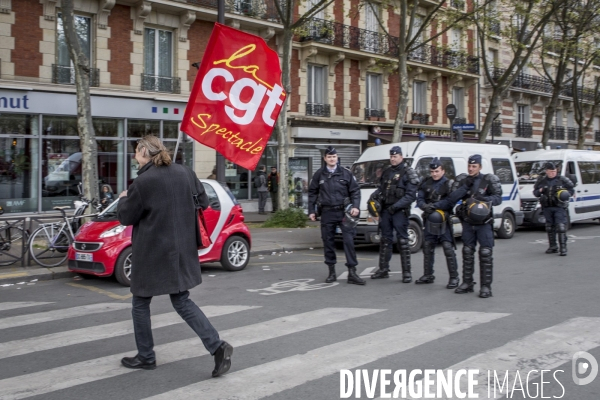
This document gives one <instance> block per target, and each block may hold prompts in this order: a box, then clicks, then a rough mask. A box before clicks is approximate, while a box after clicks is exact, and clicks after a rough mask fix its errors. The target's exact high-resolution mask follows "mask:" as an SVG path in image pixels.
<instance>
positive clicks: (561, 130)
mask: <svg viewBox="0 0 600 400" xmlns="http://www.w3.org/2000/svg"><path fill="white" fill-rule="evenodd" d="M549 136H550V139H553V140H565V127H564V126H553V127H551V128H550V135H549Z"/></svg>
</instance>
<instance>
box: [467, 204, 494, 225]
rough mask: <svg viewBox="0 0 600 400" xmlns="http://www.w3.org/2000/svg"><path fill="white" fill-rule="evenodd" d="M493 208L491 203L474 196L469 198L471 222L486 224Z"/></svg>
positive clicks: (468, 210) (468, 207) (468, 209)
mask: <svg viewBox="0 0 600 400" xmlns="http://www.w3.org/2000/svg"><path fill="white" fill-rule="evenodd" d="M491 208H492V207H491V203H488V202H485V201H479V200H475V199H472V198H471V199H468V200H467V216H468V218H469V222H471V223H473V224H475V225H479V224H485V222H486V221H487V220H488V218H489V215H490V211H491Z"/></svg>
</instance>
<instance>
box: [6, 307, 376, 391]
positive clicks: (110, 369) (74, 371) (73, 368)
mask: <svg viewBox="0 0 600 400" xmlns="http://www.w3.org/2000/svg"><path fill="white" fill-rule="evenodd" d="M381 311H385V310H378V309H366V308H365V309H363V308H324V309H321V310H316V311H310V312H306V313H302V314H296V315H289V316H286V317H281V318H275V319H273V320H270V321H265V322H260V323H257V324H253V325H248V326H243V327H239V328H234V329H230V330H227V331H222V332H219V335H220V336H221V337H222V338H223V339H225V340H227V341H228V342H229V343H231V344H232V345H233V346H234V347H240V346H244V345H248V344H252V343H257V342H261V341H265V340H269V339H274V338H278V337H281V336H285V335H290V334H293V333H298V332H302V331H306V330H309V329H312V328H317V327H321V326H326V325H329V324H333V323H336V322H341V321H346V320H349V319H352V318H358V317H364V316H367V315H371V314H375V313H378V312H381ZM65 334H67V335H68V332H66V333H65ZM154 349H155V351H156V352H157V354H158V360H157V364H159V367H160V365H164V364H167V363H171V362H175V361H181V360H185V359H188V358H193V357H198V356H200V355H208V353H205V350H204V347H203V346H202V342H201V341H200V339H199V338H193V339H185V340H180V341H177V342H172V343H167V344H163V345H160V346H155V348H154ZM201 352H204V354H199V353H201ZM132 353H135V351H130V352H127V353H121V354H113V355H110V356H106V357H101V358H96V359H94V360H87V361H82V362H79V363H75V364H70V365H65V366H62V367H57V368H53V369H48V370H45V371H40V372H34V373H32V374H27V375H21V376H17V377H14V378H8V379H3V380H0V399H3V400H9V399H23V398H26V397H31V396H37V395H40V394H44V393H50V392H53V391H56V390H61V389H66V388H70V387H73V386H77V385H81V384H84V383H88V382H94V381H97V380H100V379H105V378H110V377H114V376H119V375H123V374H127V373H131V372H136V371H139V370H135V369H127V368H125V367H122V366H121V365H120V359H121V358H122V357H126V356H131V355H132ZM246 384H248V382H246Z"/></svg>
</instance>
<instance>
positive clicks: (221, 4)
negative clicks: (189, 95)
mask: <svg viewBox="0 0 600 400" xmlns="http://www.w3.org/2000/svg"><path fill="white" fill-rule="evenodd" d="M217 22H218V23H220V24H224V23H225V0H217ZM216 164H217V181H218V182H225V157H223V155H222V154H221V153H219V152H218V151H217V162H216Z"/></svg>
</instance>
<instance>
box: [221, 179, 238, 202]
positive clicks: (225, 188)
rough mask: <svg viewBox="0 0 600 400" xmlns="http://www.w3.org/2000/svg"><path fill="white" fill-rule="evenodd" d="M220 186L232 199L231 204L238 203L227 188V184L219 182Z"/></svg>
mask: <svg viewBox="0 0 600 400" xmlns="http://www.w3.org/2000/svg"><path fill="white" fill-rule="evenodd" d="M221 187H222V188H223V189H224V190H225V193H227V195H228V196H229V198H230V199H231V201H233V204H236V205H237V204H239V203H238V201H237V199H236V198H235V196H234V195H233V193H231V190H229V187H227V185H225V184H224V183H221Z"/></svg>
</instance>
